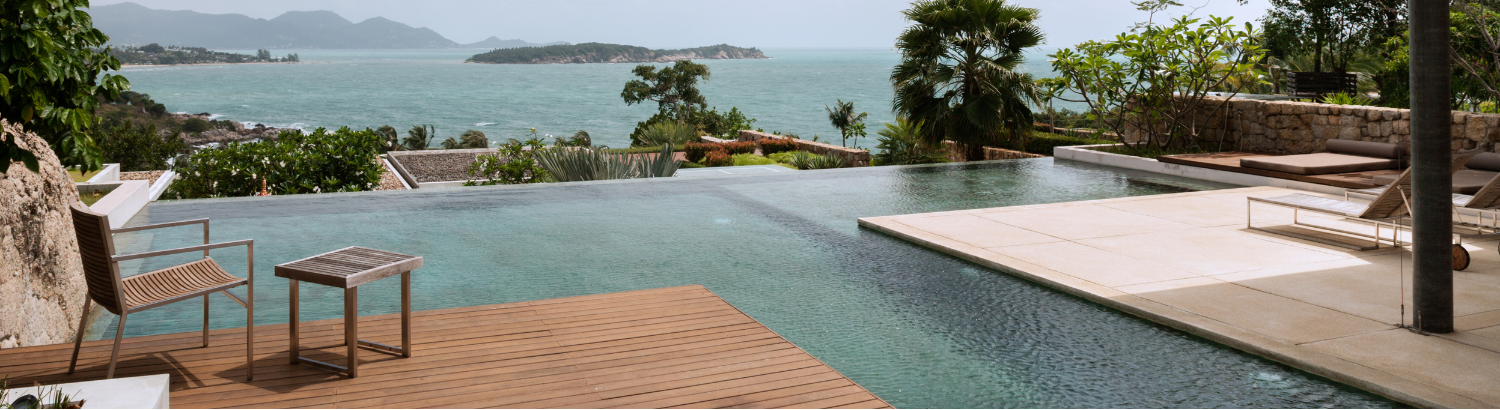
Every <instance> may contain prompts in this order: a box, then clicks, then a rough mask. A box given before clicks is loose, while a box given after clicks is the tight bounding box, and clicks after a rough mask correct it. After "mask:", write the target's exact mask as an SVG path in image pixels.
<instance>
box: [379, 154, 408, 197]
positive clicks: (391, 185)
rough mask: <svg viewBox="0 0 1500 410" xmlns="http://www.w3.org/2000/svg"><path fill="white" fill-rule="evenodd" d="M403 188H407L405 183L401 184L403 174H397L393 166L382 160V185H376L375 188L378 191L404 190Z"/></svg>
mask: <svg viewBox="0 0 1500 410" xmlns="http://www.w3.org/2000/svg"><path fill="white" fill-rule="evenodd" d="M377 161H378V160H377ZM403 189H406V186H405V185H401V176H400V175H396V173H395V172H391V168H390V167H387V166H385V163H384V162H381V163H380V186H378V187H375V190H376V191H399V190H403Z"/></svg>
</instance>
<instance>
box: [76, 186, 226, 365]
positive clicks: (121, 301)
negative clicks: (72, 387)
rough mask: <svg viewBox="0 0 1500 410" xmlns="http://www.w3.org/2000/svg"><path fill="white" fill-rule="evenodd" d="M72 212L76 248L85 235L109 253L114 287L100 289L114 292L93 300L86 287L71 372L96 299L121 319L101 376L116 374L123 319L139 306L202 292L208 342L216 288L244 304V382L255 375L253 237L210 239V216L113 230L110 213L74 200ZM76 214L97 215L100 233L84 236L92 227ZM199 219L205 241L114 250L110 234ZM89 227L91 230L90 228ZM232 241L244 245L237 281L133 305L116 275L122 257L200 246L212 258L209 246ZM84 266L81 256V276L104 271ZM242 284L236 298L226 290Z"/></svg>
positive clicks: (110, 280) (185, 250)
mask: <svg viewBox="0 0 1500 410" xmlns="http://www.w3.org/2000/svg"><path fill="white" fill-rule="evenodd" d="M80 214H81V215H80ZM73 215H74V217H75V221H74V224H75V230H78V232H77V234H78V235H79V239H80V240H79V244H78V246H79V247H80V248H81V247H84V246H88V245H85V244H84V240H85V239H88V240H90V241H97V242H96V243H98V244H102V246H103V247H104V249H103V252H104V253H105V255H108V256H109V260H108V265H109V268H108V270H109V271H108V273H107V274H108V275H109V278H108V283H110V284H112V285H113V286H111V287H113V289H104V290H100V291H104V292H106V293H112V294H113V297H114V301H113V303H108V301H100V300H97V298H95V297H94V295H93V293H94V292H93V291H90V292H88V293H89V294H87V295H85V299H86V302H85V303H84V305H83V318H82V319H80V320H79V323H78V334H77V335H76V336H75V337H74V342H73V358H72V360H71V361H70V362H69V363H68V374H73V372H74V370H76V369H77V366H78V351H79V350H80V349H81V348H82V346H83V334H84V330H85V327H86V326H87V325H88V318H89V309H90V307H91V306H92V305H94V304H98V305H99V306H100V307H103V308H105V309H107V310H109V311H110V312H111V313H115V314H118V315H120V323H119V325H118V326H117V328H116V330H115V343H114V348H113V351H112V352H111V353H110V357H109V370H108V371H107V372H106V373H105V378H114V377H115V365H116V364H117V363H118V362H119V358H120V340H121V339H122V338H123V336H124V335H125V319H126V318H127V317H128V316H129V315H130V314H131V313H136V312H140V311H143V310H147V309H152V308H156V307H161V306H165V305H168V304H171V303H175V302H180V301H183V300H188V299H192V298H195V297H199V296H202V297H203V347H208V345H209V334H208V317H209V315H208V313H209V312H208V310H209V309H208V307H209V302H208V296H209V295H210V294H213V293H215V292H218V293H223V294H224V295H225V296H228V297H229V299H230V300H233V301H235V303H239V304H240V306H243V307H244V308H245V365H246V369H245V380H246V381H250V380H254V378H255V244H254V240H251V239H242V240H238V241H231V242H220V243H209V240H208V238H209V229H208V226H209V223H208V221H209V220H208V219H193V220H186V221H177V222H167V223H160V224H153V225H144V226H136V227H129V228H118V229H112V228H110V225H109V216H108V215H103V214H98V213H94V212H92V211H90V210H88V209H87V208H86V207H83V205H82V204H74V205H73ZM80 216H82V217H88V218H93V219H96V220H97V223H98V225H99V229H98V231H99V235H100V237H97V238H85V237H84V235H86V234H88V233H91V232H83V231H82V230H80V228H78V227H76V224H78V223H79V221H77V220H76V219H77V218H78V217H80ZM198 224H201V225H203V244H202V245H196V246H188V247H182V248H176V249H167V250H160V251H152V252H142V253H135V254H125V255H116V254H115V245H114V234H117V233H124V232H137V231H145V230H151V229H161V228H171V227H178V226H188V225H198ZM90 231H93V229H90ZM96 246H97V245H96ZM235 246H244V247H245V278H244V279H243V280H241V281H235V282H230V283H227V284H223V285H218V286H210V287H205V288H203V289H199V290H196V291H193V292H188V293H183V294H180V295H175V296H172V297H168V298H164V299H161V300H156V301H152V302H150V303H145V304H142V305H139V306H135V307H130V306H128V302H127V301H126V296H125V281H124V278H122V277H121V276H120V262H123V261H128V260H135V259H144V258H150V257H157V256H166V255H175V254H181V253H188V252H197V251H202V252H203V258H204V259H212V258H210V257H209V255H208V251H209V250H212V249H219V248H229V247H235ZM85 258H86V257H85ZM191 263H197V262H191ZM87 265H88V262H87V261H85V269H84V270H85V273H84V274H85V275H90V276H91V275H101V274H103V273H102V272H90V271H89V269H88V266H87ZM180 266H183V265H177V267H180ZM168 269H171V268H168ZM89 286H91V287H92V286H94V283H93V282H92V281H91V283H90V284H89ZM240 286H245V287H246V297H245V298H243V299H242V298H240V297H239V296H236V295H235V294H233V293H230V292H229V289H232V288H236V287H240Z"/></svg>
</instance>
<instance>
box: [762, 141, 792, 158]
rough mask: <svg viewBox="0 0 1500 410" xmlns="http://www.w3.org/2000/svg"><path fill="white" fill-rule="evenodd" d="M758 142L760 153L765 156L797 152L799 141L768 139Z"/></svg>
mask: <svg viewBox="0 0 1500 410" xmlns="http://www.w3.org/2000/svg"><path fill="white" fill-rule="evenodd" d="M758 142H760V153H761V154H764V155H771V154H776V153H780V152H788V151H796V150H797V141H794V140H792V139H791V138H786V139H781V138H774V139H773V138H766V139H763V140H760V141H758Z"/></svg>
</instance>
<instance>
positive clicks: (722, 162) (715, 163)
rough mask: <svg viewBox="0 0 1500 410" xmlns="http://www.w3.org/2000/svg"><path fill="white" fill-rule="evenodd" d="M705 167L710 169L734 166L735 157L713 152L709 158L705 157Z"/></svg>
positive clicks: (709, 154) (721, 152)
mask: <svg viewBox="0 0 1500 410" xmlns="http://www.w3.org/2000/svg"><path fill="white" fill-rule="evenodd" d="M703 165H707V166H710V167H727V166H731V165H734V157H731V156H729V154H728V153H725V152H724V151H711V152H709V153H708V156H705V157H703Z"/></svg>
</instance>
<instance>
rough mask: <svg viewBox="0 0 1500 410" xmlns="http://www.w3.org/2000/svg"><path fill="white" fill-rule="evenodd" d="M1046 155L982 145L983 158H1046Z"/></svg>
mask: <svg viewBox="0 0 1500 410" xmlns="http://www.w3.org/2000/svg"><path fill="white" fill-rule="evenodd" d="M1046 157H1047V156H1046V155H1040V154H1033V153H1030V152H1023V151H1016V150H1012V149H1005V148H995V147H984V159H985V160H986V161H988V160H996V159H1021V158H1046Z"/></svg>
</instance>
